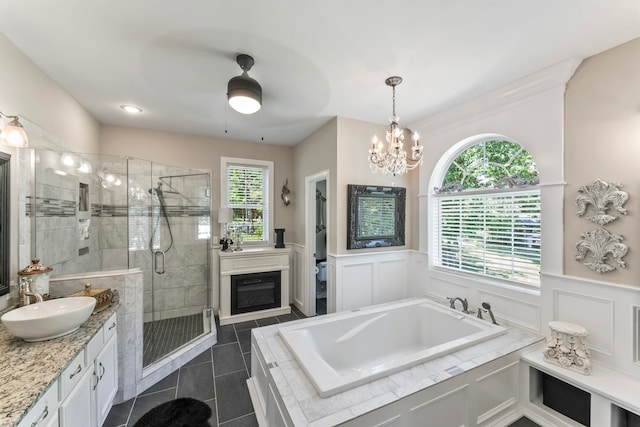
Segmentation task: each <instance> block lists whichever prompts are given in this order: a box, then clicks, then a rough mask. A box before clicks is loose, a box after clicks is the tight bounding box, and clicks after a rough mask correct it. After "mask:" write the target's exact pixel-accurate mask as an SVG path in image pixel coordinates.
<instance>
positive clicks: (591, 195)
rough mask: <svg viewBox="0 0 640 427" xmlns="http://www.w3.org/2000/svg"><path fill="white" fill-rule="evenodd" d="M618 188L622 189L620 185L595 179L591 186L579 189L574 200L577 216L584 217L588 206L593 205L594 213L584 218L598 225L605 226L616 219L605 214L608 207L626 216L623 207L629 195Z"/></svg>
mask: <svg viewBox="0 0 640 427" xmlns="http://www.w3.org/2000/svg"><path fill="white" fill-rule="evenodd" d="M620 187H622V185H621V184H616V183H612V184H608V183H607V182H605V181H603V180H601V179H597V180H596V182H594V183H593V184H591V185H587V186H584V187H579V188H578V192H579V193H580V194H579V195H578V197H577V198H576V205H578V207H579V210H578V212H577V213H578V216H582V215H584V214H585V212H586V211H587V208H588V207H589V205H593V209H595V211H596V213H595V215H593V216H587V217H586V218H587V219H588V220H590V221H591V222H595V223H596V224H599V225H605V224H608V223H610V222H611V221H615V220H616V219H618V217H617V216H615V215H609V214H607V210H609V208H610V207H612V208H614V209H616V210H617V211H618V212H620V213H621V214H622V215H626V214H627V210H626V209H625V208H624V207H623V205H624V204H625V203H626V202H627V200H628V199H629V194H628V193H627V192H625V191H622V190H620ZM609 205H611V206H609Z"/></svg>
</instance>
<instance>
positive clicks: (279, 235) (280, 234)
mask: <svg viewBox="0 0 640 427" xmlns="http://www.w3.org/2000/svg"><path fill="white" fill-rule="evenodd" d="M284 230H285V229H284V228H276V229H275V232H276V245H275V248H276V249H281V248H284Z"/></svg>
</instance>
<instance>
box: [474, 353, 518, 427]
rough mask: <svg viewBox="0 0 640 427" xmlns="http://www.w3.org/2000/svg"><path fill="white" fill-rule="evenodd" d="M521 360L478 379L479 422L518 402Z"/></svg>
mask: <svg viewBox="0 0 640 427" xmlns="http://www.w3.org/2000/svg"><path fill="white" fill-rule="evenodd" d="M518 374H519V362H514V363H512V364H510V365H507V366H505V367H504V368H501V369H498V370H496V371H494V372H491V373H490V374H488V375H485V376H484V377H481V378H478V379H477V380H476V385H477V389H476V394H477V396H476V399H477V404H476V406H477V410H476V411H477V417H478V424H480V423H483V422H485V421H486V420H488V419H489V418H491V417H492V416H494V415H496V414H499V413H500V412H502V411H503V410H505V409H507V408H508V407H510V406H513V405H515V404H517V403H518V387H519V382H518Z"/></svg>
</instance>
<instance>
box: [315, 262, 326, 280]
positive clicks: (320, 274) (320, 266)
mask: <svg viewBox="0 0 640 427" xmlns="http://www.w3.org/2000/svg"><path fill="white" fill-rule="evenodd" d="M316 269H317V270H316V275H317V278H318V280H319V281H320V282H326V281H327V261H320V262H319V263H317V264H316Z"/></svg>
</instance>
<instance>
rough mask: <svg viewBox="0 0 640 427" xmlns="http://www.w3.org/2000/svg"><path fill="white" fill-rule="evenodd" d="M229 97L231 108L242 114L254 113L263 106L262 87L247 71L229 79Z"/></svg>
mask: <svg viewBox="0 0 640 427" xmlns="http://www.w3.org/2000/svg"><path fill="white" fill-rule="evenodd" d="M227 97H228V99H229V105H230V106H231V108H233V109H234V110H236V111H237V112H238V113H242V114H253V113H255V112H256V111H258V110H259V109H260V107H261V106H262V87H260V84H259V83H258V82H257V81H255V80H254V79H252V78H251V77H249V76H248V75H247V73H246V71H245V72H244V73H242V75H241V76H238V77H234V78H232V79H231V80H229V84H228V86H227Z"/></svg>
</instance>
